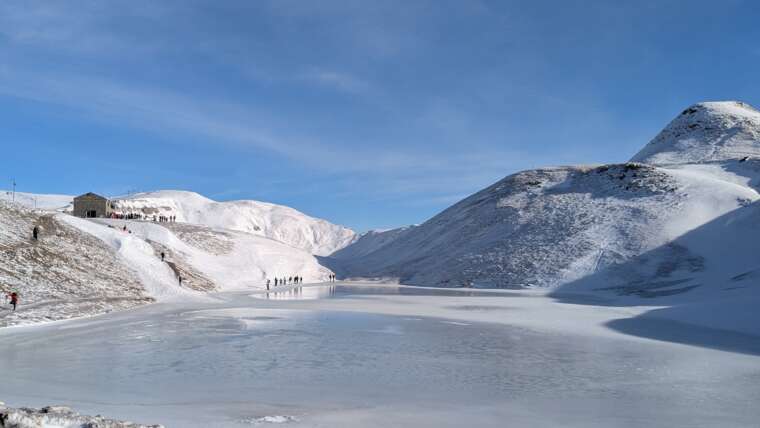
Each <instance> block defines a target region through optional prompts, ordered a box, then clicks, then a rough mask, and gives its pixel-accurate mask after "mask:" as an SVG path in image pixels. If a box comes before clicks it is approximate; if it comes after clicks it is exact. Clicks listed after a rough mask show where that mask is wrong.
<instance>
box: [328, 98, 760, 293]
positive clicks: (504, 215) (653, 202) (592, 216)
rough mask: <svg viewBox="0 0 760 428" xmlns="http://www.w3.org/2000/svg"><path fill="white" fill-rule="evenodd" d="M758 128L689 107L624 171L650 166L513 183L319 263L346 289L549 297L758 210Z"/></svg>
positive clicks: (553, 172) (574, 171) (717, 110)
mask: <svg viewBox="0 0 760 428" xmlns="http://www.w3.org/2000/svg"><path fill="white" fill-rule="evenodd" d="M757 116H758V114H757V112H756V111H755V110H754V109H752V108H751V107H749V106H746V105H744V104H740V103H736V102H723V103H702V104H697V105H695V106H692V107H690V108H688V109H687V110H686V111H684V113H683V114H682V115H681V116H679V117H678V118H676V120H674V121H673V122H672V123H671V124H670V125H669V126H668V127H667V128H666V129H665V130H664V131H663V132H662V133H660V134H659V135H658V136H657V137H656V138H655V139H654V140H653V141H652V142H651V143H650V144H649V145H647V147H646V148H645V149H644V150H642V151H641V152H640V153H639V154H637V155H636V156H634V158H633V159H632V160H634V161H647V162H652V163H654V164H643V163H638V162H631V163H626V164H615V165H602V166H577V167H558V168H544V169H538V170H533V171H524V172H520V173H517V174H514V175H511V176H509V177H506V178H505V179H503V180H501V181H499V182H497V183H495V184H493V185H492V186H489V187H488V188H486V189H484V190H482V191H480V192H478V193H476V194H474V195H472V196H470V197H468V198H466V199H464V200H463V201H461V202H459V203H457V204H455V205H454V206H452V207H450V208H448V209H446V210H445V211H443V212H442V213H440V214H438V215H436V216H435V217H433V218H432V219H430V220H428V221H427V222H425V223H424V224H422V225H420V226H419V227H415V228H413V229H411V230H409V231H407V232H405V233H402V234H400V236H397V237H396V238H395V239H394V240H393V241H392V242H390V243H388V244H387V245H383V246H381V247H380V248H378V249H376V250H374V251H372V252H369V253H366V254H362V255H361V256H359V257H354V258H350V259H345V258H344V259H336V258H333V259H329V260H327V263H329V264H331V266H332V267H333V268H334V269H335V270H337V271H339V272H340V274H341V275H342V276H345V277H373V278H377V277H384V278H388V277H390V278H397V279H399V280H400V281H402V282H404V283H408V284H418V285H434V286H461V285H474V286H483V287H524V286H544V287H548V286H557V285H560V284H565V283H568V282H571V281H574V280H577V279H579V278H583V277H585V276H588V275H591V274H593V273H595V272H598V271H600V270H603V269H604V268H606V267H609V266H613V265H618V264H621V263H624V262H626V261H628V260H631V259H632V258H635V257H638V256H640V255H641V254H644V253H646V252H648V251H650V250H653V249H655V248H658V247H660V246H662V245H665V244H667V243H668V242H670V241H672V240H673V239H675V238H677V237H678V236H681V235H683V234H684V233H686V232H688V231H690V230H692V229H695V228H697V227H699V226H701V225H703V224H705V223H707V222H709V221H711V220H713V219H715V218H717V217H719V216H721V215H724V214H726V213H729V212H731V211H734V210H736V209H738V208H740V207H742V206H745V205H748V204H751V203H752V202H754V201H756V200H757V199H758V198H760V195H759V194H758V193H757V191H756V188H757V184H758V180H759V179H760V161H758V160H755V159H753V153H758V155H760V138H758V136H760V127H758V126H757V125H758V122H757ZM695 124H697V126H692V125H695ZM698 129H699V131H698ZM747 156H749V158H747ZM759 157H760V156H759ZM665 164H667V165H665ZM357 243H358V242H357ZM354 245H356V244H354ZM351 251H352V249H351V246H349V247H347V248H346V249H344V250H342V252H343V253H349V254H350V253H351ZM357 253H362V252H361V251H357Z"/></svg>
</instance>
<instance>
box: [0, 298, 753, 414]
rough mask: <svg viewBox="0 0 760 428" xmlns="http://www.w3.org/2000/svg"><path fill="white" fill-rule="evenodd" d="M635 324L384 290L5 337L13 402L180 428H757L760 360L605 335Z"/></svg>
mask: <svg viewBox="0 0 760 428" xmlns="http://www.w3.org/2000/svg"><path fill="white" fill-rule="evenodd" d="M632 314H634V312H633V311H632V310H631V309H630V308H625V309H623V308H604V307H592V306H580V305H571V304H562V303H557V302H555V301H552V300H551V299H548V298H546V297H543V296H538V295H531V294H520V293H505V292H476V291H459V290H435V289H421V288H411V287H410V288H407V287H402V288H398V287H394V286H377V285H374V286H361V285H355V286H343V285H340V284H338V285H330V286H320V287H309V286H307V287H304V288H303V289H301V290H292V291H284V292H281V293H270V294H269V295H268V296H267V295H266V294H264V293H255V294H254V293H224V294H219V295H215V296H214V297H213V299H208V300H203V301H198V302H189V303H188V302H185V303H177V304H166V303H164V304H156V305H151V306H148V307H144V308H140V309H137V310H133V311H128V312H121V313H115V314H110V315H107V316H102V317H98V318H92V319H83V320H76V321H71V322H62V323H54V324H49V325H44V326H36V327H19V328H9V329H3V330H0V340H1V341H2V343H3V346H2V347H1V348H0V371H1V372H2V373H3V381H2V382H1V383H0V400H3V401H6V403H7V404H9V405H13V406H43V405H49V404H65V405H70V406H72V407H75V408H76V409H77V410H79V411H81V412H83V413H91V414H95V413H100V414H104V415H108V416H109V417H115V418H123V419H130V420H135V421H138V422H146V423H147V422H150V423H163V424H165V425H167V426H169V427H213V426H232V427H236V426H256V425H259V426H268V425H272V424H275V423H278V422H281V423H285V425H284V426H293V427H296V426H315V427H339V426H343V427H388V426H429V427H441V426H450V427H459V426H489V427H490V426H492V427H505V426H532V427H541V426H546V427H550V426H566V427H589V426H599V427H610V426H620V427H640V426H649V427H690V428H691V427H715V426H721V427H747V426H754V425H756V424H757V421H758V420H760V409H758V408H757V405H756V403H757V402H758V400H760V357H759V356H758V354H756V353H752V352H742V353H737V352H729V351H725V350H720V349H707V348H704V347H699V346H690V345H684V344H678V343H672V342H667V341H658V340H652V339H647V338H643V337H637V336H632V335H627V334H622V333H618V332H616V331H613V330H612V329H610V328H607V327H605V326H604V324H605V323H606V322H608V321H610V320H615V319H619V318H628V317H630V316H631V315H632ZM273 426H277V425H273Z"/></svg>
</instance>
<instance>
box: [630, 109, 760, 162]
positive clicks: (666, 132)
mask: <svg viewBox="0 0 760 428" xmlns="http://www.w3.org/2000/svg"><path fill="white" fill-rule="evenodd" d="M758 141H760V111H757V110H756V109H755V108H753V107H752V106H750V105H749V104H746V103H743V102H739V101H728V102H706V103H699V104H695V105H693V106H691V107H689V108H687V109H686V110H684V111H683V112H682V113H681V114H680V115H678V117H676V118H675V119H673V121H672V122H670V124H669V125H668V126H667V127H665V129H663V130H662V132H660V133H659V134H658V135H657V136H656V137H655V138H654V139H653V140H652V141H651V142H650V143H649V144H647V145H646V146H645V147H644V148H643V149H642V150H641V151H640V152H639V153H637V154H636V155H635V156H634V157H633V158H632V159H631V160H632V161H633V162H642V163H648V164H653V165H664V164H679V163H701V162H715V161H724V160H730V159H741V158H743V157H745V156H750V157H759V156H760V144H758Z"/></svg>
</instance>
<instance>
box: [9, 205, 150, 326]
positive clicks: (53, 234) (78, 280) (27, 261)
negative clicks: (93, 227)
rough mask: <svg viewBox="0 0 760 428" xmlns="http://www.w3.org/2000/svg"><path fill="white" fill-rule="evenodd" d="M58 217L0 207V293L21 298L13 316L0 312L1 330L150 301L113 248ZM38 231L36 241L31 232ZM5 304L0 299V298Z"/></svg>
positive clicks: (132, 271)
mask: <svg viewBox="0 0 760 428" xmlns="http://www.w3.org/2000/svg"><path fill="white" fill-rule="evenodd" d="M60 216H65V215H63V214H52V213H50V214H39V213H37V212H34V211H32V210H29V209H26V208H23V207H20V206H18V205H16V204H8V203H5V202H0V291H2V292H3V294H4V293H7V292H10V291H16V292H18V293H19V294H20V306H19V310H18V311H17V312H11V311H10V308H9V306H8V305H5V304H4V305H2V308H0V326H5V325H14V324H21V323H29V322H40V321H49V320H57V319H64V318H71V317H78V316H84V315H92V314H98V313H103V312H108V311H111V310H115V309H124V308H130V307H133V306H137V305H142V304H145V303H148V302H150V301H152V298H151V297H150V295H149V293H148V292H146V290H145V288H144V287H143V284H141V282H140V281H139V279H138V274H137V272H136V271H135V270H133V269H131V268H130V266H128V265H127V264H125V263H123V262H122V260H121V258H120V257H119V255H118V253H117V251H116V250H114V248H113V247H112V246H109V245H106V244H105V243H103V242H102V241H101V240H99V239H97V238H96V237H94V236H92V235H90V234H87V233H83V232H82V231H81V230H79V229H77V228H76V227H71V226H70V225H69V224H68V223H67V222H65V221H61V217H60ZM34 226H38V227H39V228H40V229H41V233H40V235H39V240H38V241H34V240H33V239H32V228H33V227H34ZM2 301H3V302H4V301H5V299H4V297H3V298H2Z"/></svg>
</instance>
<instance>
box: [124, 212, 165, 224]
mask: <svg viewBox="0 0 760 428" xmlns="http://www.w3.org/2000/svg"><path fill="white" fill-rule="evenodd" d="M111 218H112V219H116V220H143V219H144V220H148V221H154V222H158V223H176V222H177V216H176V215H155V214H154V215H153V216H149V215H147V214H143V213H139V212H138V213H133V212H128V213H118V212H112V213H111Z"/></svg>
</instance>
